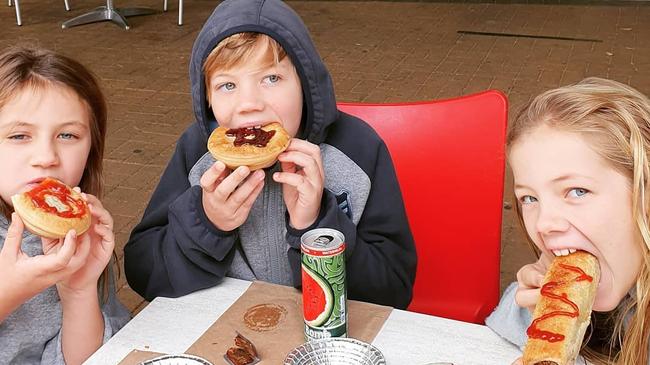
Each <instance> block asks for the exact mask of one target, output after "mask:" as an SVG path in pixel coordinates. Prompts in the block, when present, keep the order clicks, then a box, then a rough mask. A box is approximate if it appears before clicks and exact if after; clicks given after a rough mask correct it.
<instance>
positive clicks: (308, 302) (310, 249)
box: [301, 228, 347, 341]
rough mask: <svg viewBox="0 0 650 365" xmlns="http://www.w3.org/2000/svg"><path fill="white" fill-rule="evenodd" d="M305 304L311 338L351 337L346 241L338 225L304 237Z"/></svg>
mask: <svg viewBox="0 0 650 365" xmlns="http://www.w3.org/2000/svg"><path fill="white" fill-rule="evenodd" d="M301 250H302V308H303V315H304V318H305V338H306V339H307V341H309V340H315V339H320V338H329V337H347V310H346V305H345V304H346V302H345V299H346V288H345V241H344V237H343V234H342V233H341V232H339V231H337V230H335V229H330V228H318V229H314V230H311V231H309V232H307V233H305V234H303V235H302V237H301Z"/></svg>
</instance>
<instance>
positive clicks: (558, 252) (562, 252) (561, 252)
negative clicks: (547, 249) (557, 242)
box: [552, 248, 577, 256]
mask: <svg viewBox="0 0 650 365" xmlns="http://www.w3.org/2000/svg"><path fill="white" fill-rule="evenodd" d="M576 251H577V250H576V249H575V248H565V249H562V250H552V252H553V254H554V255H555V256H568V255H569V254H570V253H574V252H576Z"/></svg>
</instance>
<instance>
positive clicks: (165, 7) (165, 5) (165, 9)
mask: <svg viewBox="0 0 650 365" xmlns="http://www.w3.org/2000/svg"><path fill="white" fill-rule="evenodd" d="M9 1H11V0H9ZM163 11H167V0H164V1H163Z"/></svg>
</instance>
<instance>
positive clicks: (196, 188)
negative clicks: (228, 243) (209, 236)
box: [191, 185, 236, 237]
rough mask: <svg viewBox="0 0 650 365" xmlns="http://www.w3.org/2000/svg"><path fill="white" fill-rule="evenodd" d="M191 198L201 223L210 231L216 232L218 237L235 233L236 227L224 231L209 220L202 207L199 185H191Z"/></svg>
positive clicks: (201, 193)
mask: <svg viewBox="0 0 650 365" xmlns="http://www.w3.org/2000/svg"><path fill="white" fill-rule="evenodd" d="M191 189H192V198H193V199H194V203H195V204H194V206H195V207H196V209H195V212H196V216H197V217H198V219H199V221H200V222H201V224H202V225H203V226H204V227H205V228H206V229H207V230H208V231H210V232H212V233H214V234H216V235H217V236H220V237H229V236H232V235H233V234H235V231H236V229H233V230H230V231H224V230H221V229H219V228H218V227H217V226H215V225H214V223H212V221H210V218H208V216H207V214H205V209H204V208H203V189H202V188H201V186H199V185H196V186H192V187H191Z"/></svg>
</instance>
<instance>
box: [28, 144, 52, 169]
mask: <svg viewBox="0 0 650 365" xmlns="http://www.w3.org/2000/svg"><path fill="white" fill-rule="evenodd" d="M58 163H59V154H58V152H57V150H56V148H55V147H54V146H53V145H52V143H49V142H42V143H39V144H38V145H37V148H35V149H34V153H33V154H32V159H31V164H32V166H35V167H51V166H56V165H57V164H58Z"/></svg>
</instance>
